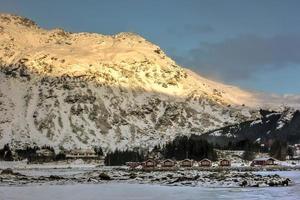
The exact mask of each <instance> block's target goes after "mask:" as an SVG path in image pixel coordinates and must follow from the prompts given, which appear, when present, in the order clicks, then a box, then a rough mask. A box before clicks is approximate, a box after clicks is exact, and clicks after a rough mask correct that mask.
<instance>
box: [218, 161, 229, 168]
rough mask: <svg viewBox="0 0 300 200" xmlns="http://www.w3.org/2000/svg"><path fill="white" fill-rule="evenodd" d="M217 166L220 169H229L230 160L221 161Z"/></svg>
mask: <svg viewBox="0 0 300 200" xmlns="http://www.w3.org/2000/svg"><path fill="white" fill-rule="evenodd" d="M219 166H220V167H230V166H231V162H230V160H227V159H222V160H220V162H219Z"/></svg>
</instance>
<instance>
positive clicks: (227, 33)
mask: <svg viewBox="0 0 300 200" xmlns="http://www.w3.org/2000/svg"><path fill="white" fill-rule="evenodd" d="M299 8H300V1H299V0H181V1H179V0H107V1H105V0H84V1H83V0H43V1H41V0H26V1H24V0H0V12H5V13H13V14H17V15H21V16H25V17H27V18H30V19H32V20H34V21H35V22H36V23H37V24H39V26H41V27H43V28H47V29H52V28H57V27H59V28H63V29H65V30H67V31H71V32H96V33H101V34H116V33H118V32H135V33H138V34H140V35H141V36H143V37H145V38H146V39H147V40H149V41H151V42H153V43H155V44H157V45H159V46H160V47H161V48H162V49H163V50H164V51H165V52H166V53H167V55H168V56H170V57H171V58H173V59H174V60H175V61H176V62H177V63H178V64H180V65H182V66H184V67H186V68H190V69H192V70H194V71H196V72H198V73H199V74H201V75H203V76H205V77H208V78H211V79H214V80H217V81H221V82H223V83H227V84H232V85H237V86H240V87H242V88H245V89H249V90H254V91H261V92H267V93H278V94H300V12H299Z"/></svg>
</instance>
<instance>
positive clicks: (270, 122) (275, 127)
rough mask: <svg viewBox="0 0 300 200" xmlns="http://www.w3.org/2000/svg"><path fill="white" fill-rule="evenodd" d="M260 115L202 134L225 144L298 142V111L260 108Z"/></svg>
mask: <svg viewBox="0 0 300 200" xmlns="http://www.w3.org/2000/svg"><path fill="white" fill-rule="evenodd" d="M260 113H261V117H260V118H258V119H255V120H249V121H245V122H242V123H239V124H235V125H229V126H226V127H222V128H220V129H217V130H213V131H209V132H208V133H205V134H202V135H201V137H204V138H205V139H207V140H208V141H210V142H213V143H218V144H220V145H226V144H228V142H239V141H242V140H246V139H248V140H250V141H255V142H259V143H261V144H265V145H270V144H272V142H273V141H274V140H275V139H279V140H282V141H287V142H288V143H289V144H299V143H300V111H299V110H295V109H292V108H285V109H284V110H283V111H268V110H260Z"/></svg>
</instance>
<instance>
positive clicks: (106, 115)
mask: <svg viewBox="0 0 300 200" xmlns="http://www.w3.org/2000/svg"><path fill="white" fill-rule="evenodd" d="M0 80H1V83H0V112H1V116H0V146H2V145H4V144H5V143H10V144H11V146H13V147H18V148H19V147H21V146H25V145H39V146H41V145H44V144H47V145H50V146H54V147H55V148H56V149H58V148H59V147H62V146H63V147H65V148H67V149H70V148H75V147H77V148H78V147H82V148H90V147H92V146H94V145H98V146H99V145H100V146H101V147H102V148H103V149H104V150H105V151H107V150H111V149H115V148H116V147H118V148H119V149H125V148H133V147H142V148H143V147H144V148H149V147H150V148H151V147H153V146H154V145H156V144H157V143H164V142H165V141H168V140H170V139H172V138H174V137H175V136H177V135H182V134H192V133H194V134H201V133H203V132H205V131H208V130H212V129H215V128H220V127H222V126H224V125H225V124H226V125H227V124H234V123H238V122H242V121H245V120H249V119H255V118H256V117H257V116H258V115H259V114H258V112H257V110H256V109H254V108H255V107H256V106H257V103H258V102H257V99H256V98H255V95H254V94H252V93H250V92H247V91H243V90H241V89H239V88H237V87H233V86H228V85H224V84H221V83H217V82H214V81H211V80H208V79H206V78H203V77H201V76H199V75H197V74H195V73H193V72H191V71H189V70H187V69H184V68H182V67H180V66H178V65H176V63H175V62H174V61H173V60H172V59H171V58H169V57H167V56H166V55H165V54H164V52H163V51H162V50H161V49H160V48H159V47H158V46H156V45H154V44H152V43H150V42H148V41H147V40H145V39H144V38H142V37H141V36H139V35H136V34H133V33H120V34H117V35H112V36H108V35H100V34H94V33H69V32H65V31H63V30H62V29H54V30H45V29H42V28H40V27H38V26H37V25H36V24H35V23H34V22H32V21H31V20H29V19H26V18H22V17H18V16H14V15H8V14H1V15H0Z"/></svg>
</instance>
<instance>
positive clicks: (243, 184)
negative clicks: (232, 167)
mask: <svg viewBox="0 0 300 200" xmlns="http://www.w3.org/2000/svg"><path fill="white" fill-rule="evenodd" d="M247 184H248V182H247V181H246V180H243V181H242V183H241V184H240V186H241V187H246V186H247Z"/></svg>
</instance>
